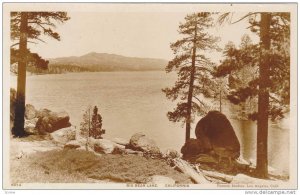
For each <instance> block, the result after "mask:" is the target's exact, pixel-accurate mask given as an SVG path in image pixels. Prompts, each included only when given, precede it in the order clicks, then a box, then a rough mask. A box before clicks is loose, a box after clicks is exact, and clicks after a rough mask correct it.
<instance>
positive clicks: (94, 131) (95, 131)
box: [91, 106, 105, 139]
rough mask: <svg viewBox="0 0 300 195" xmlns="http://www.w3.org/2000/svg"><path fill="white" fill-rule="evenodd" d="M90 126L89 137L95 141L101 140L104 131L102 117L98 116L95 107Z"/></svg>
mask: <svg viewBox="0 0 300 195" xmlns="http://www.w3.org/2000/svg"><path fill="white" fill-rule="evenodd" d="M91 126H92V128H91V136H92V137H94V138H95V139H99V138H102V137H101V135H102V134H103V133H104V132H105V131H104V129H102V117H101V115H100V114H98V108H97V106H95V107H94V110H93V116H92V122H91Z"/></svg>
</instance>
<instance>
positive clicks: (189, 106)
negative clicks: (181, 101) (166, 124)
mask: <svg viewBox="0 0 300 195" xmlns="http://www.w3.org/2000/svg"><path fill="white" fill-rule="evenodd" d="M196 41H197V23H196V24H195V34H194V41H193V44H194V45H193V51H192V67H191V78H190V83H189V93H188V101H187V116H186V129H185V142H187V141H188V140H189V139H190V134H191V113H192V98H193V90H194V80H195V69H196V68H195V62H196Z"/></svg>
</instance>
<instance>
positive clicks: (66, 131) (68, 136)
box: [50, 126, 76, 144]
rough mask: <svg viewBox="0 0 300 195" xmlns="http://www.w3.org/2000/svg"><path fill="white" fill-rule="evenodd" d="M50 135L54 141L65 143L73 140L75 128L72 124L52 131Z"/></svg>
mask: <svg viewBox="0 0 300 195" xmlns="http://www.w3.org/2000/svg"><path fill="white" fill-rule="evenodd" d="M50 136H51V138H52V139H53V140H54V141H55V142H57V143H60V144H66V143H68V142H69V141H71V140H75V138H76V129H75V127H74V126H71V127H67V128H63V129H60V130H57V131H55V132H53V133H50Z"/></svg>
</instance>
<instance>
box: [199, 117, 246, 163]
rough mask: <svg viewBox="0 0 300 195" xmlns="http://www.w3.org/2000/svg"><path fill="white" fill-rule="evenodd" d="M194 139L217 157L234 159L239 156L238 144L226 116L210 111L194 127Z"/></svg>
mask: <svg viewBox="0 0 300 195" xmlns="http://www.w3.org/2000/svg"><path fill="white" fill-rule="evenodd" d="M195 133H196V137H197V139H198V140H200V141H201V142H202V143H204V145H205V148H206V149H209V148H210V147H211V150H213V152H214V153H215V154H216V155H217V156H219V157H227V158H230V159H236V158H238V157H239V156H240V143H239V140H238V138H237V136H236V134H235V132H234V129H233V127H232V125H231V124H230V122H229V120H228V119H227V118H226V116H225V115H224V114H222V113H220V112H218V111H210V112H209V113H208V114H207V115H206V116H205V117H203V118H202V119H201V120H200V121H199V122H198V123H197V126H196V130H195Z"/></svg>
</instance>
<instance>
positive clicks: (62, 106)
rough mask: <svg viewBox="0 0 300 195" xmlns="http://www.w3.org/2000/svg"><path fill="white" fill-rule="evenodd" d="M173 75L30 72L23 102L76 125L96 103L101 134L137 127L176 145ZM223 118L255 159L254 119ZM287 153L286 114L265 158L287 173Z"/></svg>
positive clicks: (272, 132) (179, 137)
mask: <svg viewBox="0 0 300 195" xmlns="http://www.w3.org/2000/svg"><path fill="white" fill-rule="evenodd" d="M175 79H176V75H170V74H166V73H165V72H159V71H158V72H101V73H69V74H58V75H34V76H28V77H27V91H26V103H30V104H33V105H34V106H35V107H36V108H37V109H40V108H48V109H50V110H53V111H60V110H65V111H67V112H68V113H69V115H70V118H71V119H70V120H71V123H72V124H73V125H75V126H76V127H77V128H79V124H80V122H81V120H82V114H83V112H84V110H85V109H86V108H87V106H88V105H92V106H94V105H97V106H98V108H99V110H100V113H101V115H102V118H103V127H104V129H106V134H105V136H104V137H106V138H114V137H121V138H126V139H129V138H130V137H131V135H133V134H134V133H136V132H144V133H145V134H146V135H147V136H149V137H150V138H152V139H154V140H155V141H156V142H157V144H158V145H159V147H160V148H162V150H164V149H167V148H174V149H177V150H178V151H180V148H181V146H182V145H183V143H184V140H185V129H184V127H182V126H181V125H180V124H174V123H172V122H170V121H169V120H168V119H167V117H166V113H167V112H168V111H170V110H173V108H174V106H175V103H172V102H170V101H168V100H167V99H166V98H165V95H164V94H163V93H162V91H161V89H162V88H164V87H167V86H171V85H173V84H174V81H175ZM11 86H12V87H14V88H16V77H15V76H12V77H11ZM225 106H227V107H229V106H230V104H229V103H228V104H227V105H225ZM228 118H229V120H230V121H231V123H232V125H233V127H234V129H235V131H236V134H237V136H238V138H239V141H240V143H241V152H242V155H243V157H244V158H245V159H247V160H249V159H253V160H254V161H255V155H256V123H255V122H252V121H240V120H235V119H232V118H231V117H230V115H228ZM199 119H200V118H199ZM199 119H197V121H198V120H199ZM197 121H196V122H197ZM192 128H193V129H192V132H191V135H192V137H195V135H194V134H195V132H194V128H195V124H193V126H192ZM288 159H289V119H288V118H285V119H283V120H281V121H279V122H277V123H271V124H270V127H269V164H270V166H272V167H273V168H275V169H277V170H280V171H282V172H284V173H285V174H288V170H289V166H288Z"/></svg>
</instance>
